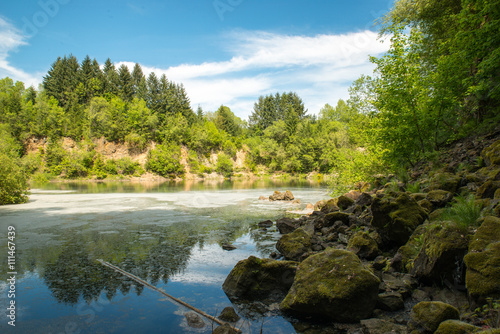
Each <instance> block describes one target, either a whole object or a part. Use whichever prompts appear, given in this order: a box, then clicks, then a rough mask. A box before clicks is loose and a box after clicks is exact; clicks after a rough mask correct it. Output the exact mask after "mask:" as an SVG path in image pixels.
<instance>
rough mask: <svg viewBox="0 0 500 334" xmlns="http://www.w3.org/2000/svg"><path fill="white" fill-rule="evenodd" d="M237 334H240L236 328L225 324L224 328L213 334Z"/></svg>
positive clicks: (217, 329) (218, 328) (220, 327)
mask: <svg viewBox="0 0 500 334" xmlns="http://www.w3.org/2000/svg"><path fill="white" fill-rule="evenodd" d="M237 333H238V332H236V331H235V330H234V328H233V327H231V325H229V324H224V325H222V326H219V327H217V328H216V329H214V331H213V332H212V334H237Z"/></svg>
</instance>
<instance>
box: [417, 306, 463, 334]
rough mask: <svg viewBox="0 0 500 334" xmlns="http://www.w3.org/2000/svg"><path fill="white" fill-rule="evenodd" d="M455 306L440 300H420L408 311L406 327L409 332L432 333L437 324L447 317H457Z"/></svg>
mask: <svg viewBox="0 0 500 334" xmlns="http://www.w3.org/2000/svg"><path fill="white" fill-rule="evenodd" d="M459 317H460V313H459V312H458V310H457V309H456V308H454V307H453V306H451V305H449V304H445V303H442V302H420V303H418V304H417V305H415V306H414V307H413V309H412V311H411V313H410V321H409V323H408V328H409V329H410V331H411V333H422V334H432V333H434V332H435V331H436V330H437V329H438V327H439V325H440V324H441V323H442V322H443V321H446V320H449V319H459Z"/></svg>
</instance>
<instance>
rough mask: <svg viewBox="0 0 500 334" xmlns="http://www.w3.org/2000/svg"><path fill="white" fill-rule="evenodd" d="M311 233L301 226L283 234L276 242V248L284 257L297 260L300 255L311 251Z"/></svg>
mask: <svg viewBox="0 0 500 334" xmlns="http://www.w3.org/2000/svg"><path fill="white" fill-rule="evenodd" d="M311 239H312V238H311V235H310V234H309V233H307V232H306V231H305V230H304V229H303V228H298V229H296V230H295V231H293V232H291V233H288V234H285V235H284V236H282V237H281V238H280V239H279V240H278V242H277V243H276V249H277V250H278V251H279V252H280V253H281V254H283V256H284V257H285V259H288V260H294V261H298V260H299V259H300V257H301V256H302V255H304V254H305V253H308V252H310V251H312V248H311V246H312V242H311Z"/></svg>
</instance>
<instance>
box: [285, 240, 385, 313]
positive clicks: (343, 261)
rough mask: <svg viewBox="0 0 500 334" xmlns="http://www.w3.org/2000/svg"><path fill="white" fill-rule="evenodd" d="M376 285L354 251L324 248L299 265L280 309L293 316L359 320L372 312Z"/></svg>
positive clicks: (375, 296) (376, 282)
mask: <svg viewBox="0 0 500 334" xmlns="http://www.w3.org/2000/svg"><path fill="white" fill-rule="evenodd" d="M379 284H380V280H379V279H378V278H377V277H376V276H375V275H373V273H372V272H371V271H370V270H368V269H367V268H366V267H365V266H363V264H362V263H361V261H360V260H359V258H358V257H357V256H356V255H355V254H354V253H352V252H349V251H345V250H339V249H333V248H328V249H327V250H325V251H324V252H322V253H319V254H316V255H312V256H310V257H308V258H307V259H306V260H304V261H303V262H302V263H301V264H300V265H299V267H298V269H297V274H296V276H295V280H294V282H293V285H292V287H291V288H290V291H289V292H288V294H287V296H286V297H285V299H284V300H283V302H282V303H281V309H282V310H283V311H286V312H290V313H292V314H295V315H297V316H304V317H308V316H311V317H318V318H323V319H325V318H326V319H329V320H332V321H336V322H353V321H359V320H361V319H365V318H367V317H369V316H370V315H371V313H372V312H373V310H374V308H375V305H376V302H377V297H378V286H379Z"/></svg>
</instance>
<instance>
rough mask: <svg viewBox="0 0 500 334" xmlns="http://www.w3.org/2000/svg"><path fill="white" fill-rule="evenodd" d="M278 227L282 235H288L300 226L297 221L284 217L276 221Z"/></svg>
mask: <svg viewBox="0 0 500 334" xmlns="http://www.w3.org/2000/svg"><path fill="white" fill-rule="evenodd" d="M276 227H277V228H278V231H279V232H280V233H281V234H288V233H292V232H293V231H295V230H296V229H297V228H298V227H299V224H298V223H297V221H295V219H291V218H286V217H284V218H280V219H278V220H277V221H276Z"/></svg>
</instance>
